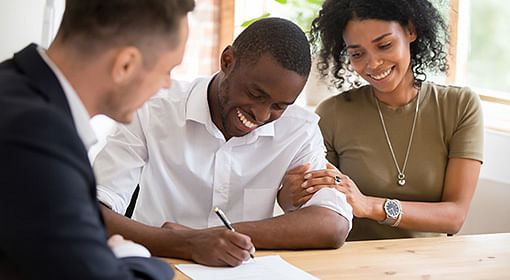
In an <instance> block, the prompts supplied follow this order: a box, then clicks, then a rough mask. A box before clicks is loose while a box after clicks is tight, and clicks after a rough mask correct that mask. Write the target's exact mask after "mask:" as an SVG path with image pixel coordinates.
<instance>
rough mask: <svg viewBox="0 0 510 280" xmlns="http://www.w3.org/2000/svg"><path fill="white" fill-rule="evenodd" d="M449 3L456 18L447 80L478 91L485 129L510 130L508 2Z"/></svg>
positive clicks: (470, 0)
mask: <svg viewBox="0 0 510 280" xmlns="http://www.w3.org/2000/svg"><path fill="white" fill-rule="evenodd" d="M450 6H451V9H452V10H453V11H458V13H457V16H458V17H457V21H456V22H455V21H454V22H453V25H452V26H453V27H454V28H453V29H452V34H451V35H452V41H454V40H455V41H456V42H455V43H456V44H454V45H453V46H454V47H455V45H456V47H455V48H454V49H453V50H452V51H453V55H454V59H453V61H454V62H455V64H454V65H451V67H452V66H453V68H454V72H452V73H451V76H450V77H449V81H450V82H452V83H454V84H458V85H462V86H469V87H471V88H473V89H474V90H475V91H476V92H477V93H478V94H480V97H481V99H482V101H483V106H484V115H485V122H486V126H487V127H488V128H490V129H493V130H497V131H503V132H510V67H509V66H508V65H510V51H508V47H509V46H510V38H509V37H508V36H507V34H510V18H509V17H508V15H510V2H507V1H496V0H462V1H460V0H451V1H450ZM450 22H451V23H452V21H450Z"/></svg>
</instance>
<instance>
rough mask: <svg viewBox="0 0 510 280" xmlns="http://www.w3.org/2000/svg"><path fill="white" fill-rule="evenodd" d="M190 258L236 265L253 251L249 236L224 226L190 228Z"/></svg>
mask: <svg viewBox="0 0 510 280" xmlns="http://www.w3.org/2000/svg"><path fill="white" fill-rule="evenodd" d="M187 242H188V243H189V245H190V248H191V259H192V260H194V261H195V262H197V263H200V264H205V265H209V266H238V265H240V264H241V263H243V261H248V260H249V259H250V254H253V253H255V247H254V246H253V244H252V242H251V239H250V237H249V236H247V235H244V234H242V233H238V232H234V231H231V230H229V229H227V228H225V227H214V228H208V229H203V230H193V229H192V230H190V231H189V238H188V240H187Z"/></svg>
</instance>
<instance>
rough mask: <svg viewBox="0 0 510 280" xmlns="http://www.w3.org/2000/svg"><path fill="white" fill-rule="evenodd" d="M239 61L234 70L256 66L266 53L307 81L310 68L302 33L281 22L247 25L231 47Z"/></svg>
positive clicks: (294, 25) (306, 43)
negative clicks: (253, 64)
mask: <svg viewBox="0 0 510 280" xmlns="http://www.w3.org/2000/svg"><path fill="white" fill-rule="evenodd" d="M232 47H233V48H234V54H235V55H237V56H238V57H239V59H238V60H237V62H236V67H238V66H239V65H240V63H241V62H243V63H255V62H257V61H258V59H259V58H260V56H261V55H262V54H265V53H269V54H270V55H271V56H273V58H274V59H276V61H278V63H280V65H281V66H282V67H283V68H285V69H288V70H291V71H293V72H296V73H298V74H299V75H301V76H303V77H308V75H309V74H310V68H311V65H312V62H311V60H312V59H311V55H310V45H309V44H308V39H307V38H306V35H305V33H304V32H303V31H302V30H301V28H299V26H297V25H296V24H294V23H292V22H291V21H288V20H286V19H282V18H264V19H260V20H257V21H255V22H254V23H252V24H250V26H248V27H247V28H246V29H245V30H243V32H241V34H239V36H237V38H236V39H235V40H234V43H233V44H232Z"/></svg>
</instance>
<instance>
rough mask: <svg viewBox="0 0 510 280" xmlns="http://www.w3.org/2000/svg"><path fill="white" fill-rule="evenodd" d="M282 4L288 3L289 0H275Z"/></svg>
mask: <svg viewBox="0 0 510 280" xmlns="http://www.w3.org/2000/svg"><path fill="white" fill-rule="evenodd" d="M274 1H276V2H278V3H280V4H287V0H274Z"/></svg>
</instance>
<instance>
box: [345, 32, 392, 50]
mask: <svg viewBox="0 0 510 280" xmlns="http://www.w3.org/2000/svg"><path fill="white" fill-rule="evenodd" d="M391 34H393V33H391V32H390V33H385V34H383V35H381V36H379V37H377V38H375V39H374V40H372V43H377V42H379V41H381V40H382V39H384V37H386V36H389V35H391ZM359 47H360V45H349V46H347V49H354V48H359Z"/></svg>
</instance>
